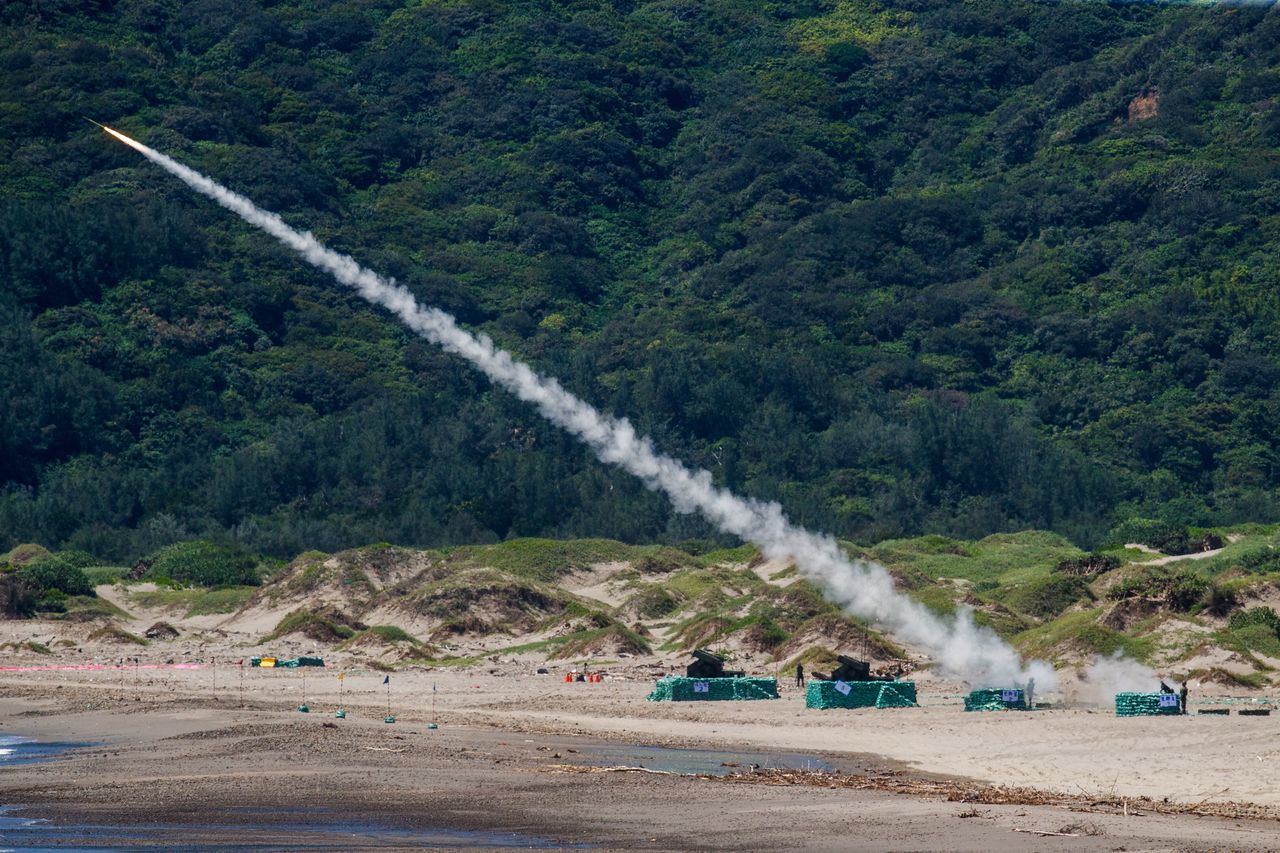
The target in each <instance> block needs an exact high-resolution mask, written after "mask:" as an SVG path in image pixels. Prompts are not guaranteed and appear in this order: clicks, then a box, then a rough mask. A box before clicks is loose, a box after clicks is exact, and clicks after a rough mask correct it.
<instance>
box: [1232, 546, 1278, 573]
mask: <svg viewBox="0 0 1280 853" xmlns="http://www.w3.org/2000/svg"><path fill="white" fill-rule="evenodd" d="M1240 568H1242V569H1244V570H1245V571H1246V572H1248V573H1249V574H1251V575H1265V574H1270V573H1272V572H1280V551H1277V550H1276V549H1274V548H1271V547H1266V546H1264V547H1262V548H1258V549H1255V550H1253V551H1247V552H1245V553H1244V554H1241V555H1240Z"/></svg>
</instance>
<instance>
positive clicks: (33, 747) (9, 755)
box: [0, 734, 93, 770]
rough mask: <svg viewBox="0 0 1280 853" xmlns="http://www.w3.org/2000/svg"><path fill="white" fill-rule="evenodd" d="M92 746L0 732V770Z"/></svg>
mask: <svg viewBox="0 0 1280 853" xmlns="http://www.w3.org/2000/svg"><path fill="white" fill-rule="evenodd" d="M86 746H93V744H92V743H85V742H79V741H50V742H44V741H38V740H35V739H33V738H29V737H22V736H20V735H6V734H0V770H2V769H3V768H5V767H12V766H14V765H18V764H35V763H37V762H39V761H48V760H49V759H51V758H57V757H58V756H59V755H62V754H63V753H64V752H69V751H70V750H73V749H81V748H83V747H86Z"/></svg>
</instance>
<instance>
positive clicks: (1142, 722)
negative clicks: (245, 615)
mask: <svg viewBox="0 0 1280 853" xmlns="http://www.w3.org/2000/svg"><path fill="white" fill-rule="evenodd" d="M145 663H146V664H147V666H144V665H143V664H140V665H139V666H138V667H137V668H134V667H132V666H126V667H125V668H123V669H114V668H109V669H94V670H85V669H67V668H40V669H25V671H22V670H23V669H24V667H25V666H48V663H47V659H45V660H44V661H43V662H42V661H40V660H32V661H24V662H22V663H21V664H16V663H15V662H13V661H12V660H9V661H7V662H6V665H7V666H8V667H10V668H9V669H8V670H6V671H3V672H0V687H2V688H3V690H4V695H5V698H4V700H3V701H0V732H4V733H6V734H13V735H22V736H27V737H33V738H37V739H39V740H42V741H77V742H89V743H91V744H92V745H91V746H89V747H86V748H83V749H77V750H73V751H70V752H67V753H65V754H63V755H61V756H59V757H57V758H55V759H53V760H52V761H49V762H45V763H41V764H31V765H23V766H15V767H6V768H4V769H3V775H2V776H0V803H3V804H5V805H8V806H21V807H23V808H22V813H23V814H30V815H37V816H40V817H45V818H50V819H51V821H52V823H51V824H50V825H51V826H59V825H63V826H69V827H74V826H80V825H84V824H92V825H94V826H98V827H106V828H105V829H102V830H101V831H100V833H99V835H97V836H95V837H94V839H95V840H94V843H95V845H102V846H103V847H104V849H124V847H126V846H127V847H128V849H171V848H172V846H173V845H174V843H175V840H178V839H180V840H181V841H182V843H183V844H186V845H188V847H189V849H201V850H202V849H243V848H244V847H248V846H255V845H256V846H257V847H258V848H259V849H273V850H274V849H282V850H289V849H299V850H301V849H424V848H431V847H439V848H441V849H446V848H453V849H457V848H467V849H489V848H492V849H505V848H509V847H511V846H534V847H537V846H544V847H557V846H563V845H566V844H584V845H591V846H592V847H593V848H595V849H655V850H659V849H660V850H716V849H755V850H784V849H814V850H851V849H866V850H961V849H964V850H990V849H1031V850H1045V849H1054V850H1056V849H1062V850H1116V849H1120V848H1123V849H1126V850H1138V849H1141V850H1189V849H1250V850H1252V849H1258V850H1263V849H1276V848H1277V847H1280V823H1278V822H1277V820H1276V816H1277V815H1278V814H1280V808H1277V807H1280V786H1278V785H1277V784H1276V782H1277V781H1278V780H1277V771H1276V770H1275V766H1276V765H1275V761H1274V759H1275V758H1276V755H1277V751H1278V750H1277V747H1276V746H1275V743H1276V737H1275V734H1276V732H1275V728H1274V727H1275V726H1276V725H1277V722H1276V720H1275V718H1270V717H1258V718H1250V717H1239V716H1236V715H1232V716H1229V717H1225V718H1224V717H1204V716H1196V715H1192V716H1188V717H1184V718H1137V719H1118V718H1116V717H1115V716H1114V715H1113V714H1110V713H1107V712H1106V711H1105V710H1098V711H1087V710H1050V711H1043V712H1036V713H1032V714H1017V713H984V714H966V713H964V712H963V711H962V710H961V706H960V705H959V704H958V701H957V698H956V696H955V694H954V692H952V693H950V694H948V693H947V692H946V690H947V686H946V685H945V684H944V683H942V682H938V683H936V684H933V685H928V686H927V689H926V688H925V687H924V686H922V691H921V692H922V702H923V707H921V708H916V709H900V710H883V711H875V710H866V711H826V712H821V711H812V710H806V709H805V708H804V705H803V698H802V696H801V695H800V694H799V692H798V691H796V690H794V689H791V690H785V689H784V691H783V698H781V699H778V700H773V701H761V702H738V703H733V702H726V703H650V702H646V701H645V696H646V694H647V693H648V691H649V689H650V687H651V682H650V681H649V679H648V678H647V676H645V675H643V674H642V673H638V672H633V673H630V674H626V673H624V674H622V675H620V676H619V677H616V678H614V679H612V680H606V681H604V682H603V683H600V684H584V683H569V684H566V683H564V681H563V676H562V675H560V674H546V675H535V674H533V673H532V672H522V671H519V668H517V667H513V666H511V665H503V666H495V667H493V668H492V669H493V670H494V671H493V672H489V671H487V670H479V669H472V670H471V671H448V670H436V671H408V672H396V673H393V674H391V682H390V684H389V685H385V686H384V685H383V684H382V681H383V678H384V675H383V674H382V673H380V672H375V671H370V670H364V671H361V670H354V669H353V670H349V671H348V672H347V675H346V677H345V679H344V680H343V681H342V682H339V679H338V678H337V672H338V670H337V669H335V668H325V669H311V670H302V669H297V670H278V671H272V670H261V669H254V668H250V667H244V668H241V667H239V666H226V665H222V666H216V667H215V666H210V665H208V663H207V662H206V663H205V664H203V665H198V666H197V667H196V668H176V666H167V665H165V664H163V663H162V662H158V661H149V662H145ZM148 666H149V667H151V668H147V667H148ZM304 673H305V702H306V703H307V705H308V707H309V708H310V709H311V710H310V713H306V714H304V713H299V712H298V711H297V706H298V705H299V704H301V703H302V702H303V701H304ZM242 675H243V687H242V686H241V683H242V682H241V677H242ZM340 684H341V686H342V689H343V693H342V695H341V698H340V697H339V686H340ZM433 685H434V686H435V688H436V690H435V692H434V693H433V690H432V687H433ZM388 687H389V688H390V691H389V692H390V706H391V711H392V713H393V714H394V715H395V716H396V718H397V721H396V723H395V724H394V725H389V724H386V723H384V722H383V717H384V715H385V714H386V711H387V695H388V690H387V688H388ZM433 696H434V699H435V712H434V715H433V712H432V699H433ZM339 703H341V706H342V707H344V708H345V709H346V710H347V712H348V716H347V718H346V719H341V720H339V719H336V718H335V717H334V716H333V712H334V710H335V709H336V708H337V707H339ZM433 720H434V721H436V722H437V723H438V725H439V728H437V729H431V728H429V727H428V724H429V723H430V722H432V721H433ZM637 746H658V747H673V748H678V749H694V750H699V751H700V752H694V753H683V752H671V751H663V750H650V751H647V752H641V753H638V752H637V751H636V750H635V749H634V747H637ZM709 755H710V757H711V759H712V760H714V759H715V758H719V757H721V756H724V761H723V762H721V763H724V764H738V765H739V767H738V768H725V769H717V771H716V772H718V773H738V774H740V775H739V776H737V777H733V778H735V779H737V780H739V781H734V782H732V783H731V782H728V781H725V780H724V779H715V778H706V777H704V776H696V775H688V774H690V773H703V772H705V771H706V767H705V766H701V765H699V764H698V761H699V760H702V761H703V763H704V764H705V762H706V760H707V759H708V756H709ZM734 759H737V760H734ZM810 761H812V765H811V766H812V767H815V768H817V767H820V768H823V769H824V770H828V771H831V772H833V773H835V774H837V776H836V777H832V778H833V779H835V778H840V779H844V780H852V782H848V781H847V782H846V783H842V784H841V785H836V784H835V783H834V782H831V783H824V782H821V781H819V782H815V781H814V780H813V779H812V778H810V779H808V780H807V781H806V782H804V783H803V784H774V783H776V782H778V781H779V780H778V779H776V778H773V777H771V776H770V775H769V773H768V772H767V771H768V770H769V769H770V768H771V767H775V766H781V767H792V768H796V767H799V768H804V767H805V766H808V765H809V762H810ZM682 763H686V764H688V765H689V766H687V767H683V766H681V765H682ZM637 764H645V765H646V766H647V767H649V768H650V769H653V768H658V767H663V766H666V767H669V768H673V769H672V770H671V771H669V772H670V773H671V775H668V774H667V773H664V772H659V773H644V772H636V771H618V770H608V769H605V768H609V767H618V766H636V765H637ZM750 764H757V765H759V766H760V767H761V768H762V769H761V770H760V771H759V775H758V776H757V778H754V779H753V778H745V777H748V776H750V775H751V774H750V773H749V770H750V767H749V765H750ZM801 775H803V774H801ZM859 780H861V781H859ZM868 780H870V781H868ZM864 782H867V787H865V788H862V789H858V788H851V787H848V784H857V785H862V784H863V783H864ZM930 785H935V786H937V787H935V788H929V786H930ZM992 785H994V786H998V787H997V788H991V787H988V786H992ZM1010 786H1012V787H1015V788H1021V787H1025V788H1030V789H1035V790H1036V791H1041V792H1044V796H1043V798H1036V799H1037V803H1042V804H1029V803H1028V802H1026V801H1025V800H1024V801H1022V802H1014V803H1012V804H1000V803H995V802H991V800H992V795H991V791H993V790H1002V789H1005V788H1008V787H1010ZM908 789H909V790H911V791H912V792H913V793H895V791H900V790H908ZM1143 797H1147V798H1150V800H1143V799H1142V798H1143ZM1166 800H1167V803H1166ZM1222 804H1227V805H1222ZM1175 807H1177V808H1182V809H1185V810H1187V811H1189V812H1191V813H1184V814H1174V813H1162V810H1165V811H1167V810H1169V809H1173V808H1175ZM1197 810H1199V811H1201V812H1202V814H1196V813H1194V812H1195V811H1197ZM1222 815H1227V817H1223V816H1222ZM131 827H132V829H130V828H131ZM139 827H141V828H142V830H140V829H139ZM284 828H287V831H285V829H284ZM140 831H141V832H142V834H141V835H132V836H131V835H129V834H128V833H130V832H134V833H137V832H140ZM110 832H119V833H124V834H123V835H119V836H112V835H110ZM442 832H443V833H445V834H443V835H441V834H440V833H442ZM102 833H106V834H102ZM228 833H230V835H228ZM406 833H408V834H406ZM415 833H416V834H415ZM433 833H434V834H433ZM450 833H452V834H450ZM458 833H461V834H458ZM494 833H506V834H507V835H494ZM1037 833H1046V834H1037ZM228 838H234V839H236V841H235V842H234V844H233V845H232V846H231V847H227V846H216V845H218V844H223V845H225V842H226V840H227V839H228ZM126 842H127V844H126ZM112 843H116V844H118V845H119V846H117V847H112V846H111V844H112ZM201 845H204V846H201ZM272 845H274V846H272Z"/></svg>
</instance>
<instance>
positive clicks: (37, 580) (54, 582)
mask: <svg viewBox="0 0 1280 853" xmlns="http://www.w3.org/2000/svg"><path fill="white" fill-rule="evenodd" d="M18 576H19V577H21V578H22V579H24V580H26V581H27V582H28V583H30V584H31V585H32V586H33V587H34V588H35V589H36V590H37V591H38V592H39V593H40V594H42V595H44V594H46V593H49V592H52V591H55V590H56V591H58V592H61V593H63V594H64V595H93V586H92V584H90V583H89V578H88V577H87V576H86V575H85V573H84V570H83V569H81V568H79V567H77V566H73V565H71V564H70V563H68V562H67V561H65V560H62V559H60V558H58V557H45V558H43V559H40V560H34V561H32V562H30V563H28V564H27V565H26V566H23V567H22V568H21V569H19V570H18Z"/></svg>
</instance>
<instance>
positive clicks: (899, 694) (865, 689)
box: [804, 680, 916, 709]
mask: <svg viewBox="0 0 1280 853" xmlns="http://www.w3.org/2000/svg"><path fill="white" fill-rule="evenodd" d="M842 685H843V686H844V687H847V688H848V689H849V692H848V693H845V692H844V690H843V689H842ZM804 706H805V707H806V708H820V709H826V708H914V707H915V706H916V685H915V682H913V681H816V680H815V681H810V682H809V686H808V687H807V688H805V693H804Z"/></svg>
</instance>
